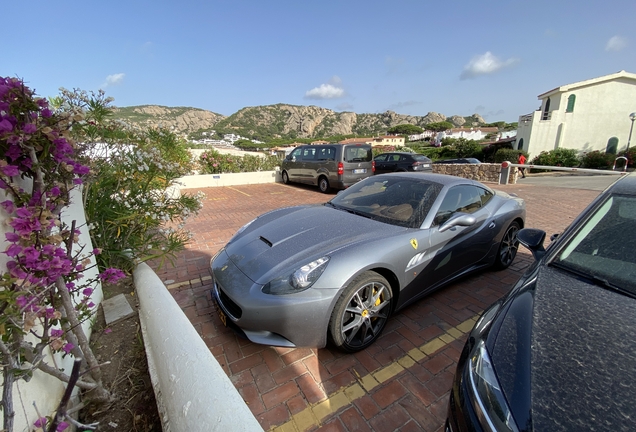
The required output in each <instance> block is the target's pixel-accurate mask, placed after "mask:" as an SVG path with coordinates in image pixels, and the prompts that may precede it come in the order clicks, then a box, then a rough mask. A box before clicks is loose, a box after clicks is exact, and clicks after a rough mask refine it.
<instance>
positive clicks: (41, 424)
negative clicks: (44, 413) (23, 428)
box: [33, 417, 46, 429]
mask: <svg viewBox="0 0 636 432" xmlns="http://www.w3.org/2000/svg"><path fill="white" fill-rule="evenodd" d="M33 426H35V427H36V428H42V429H44V427H45V426H46V417H40V418H39V419H37V420H36V421H34V422H33Z"/></svg>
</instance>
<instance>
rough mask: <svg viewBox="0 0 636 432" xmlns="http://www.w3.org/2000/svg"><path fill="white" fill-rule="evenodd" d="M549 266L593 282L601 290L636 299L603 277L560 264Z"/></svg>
mask: <svg viewBox="0 0 636 432" xmlns="http://www.w3.org/2000/svg"><path fill="white" fill-rule="evenodd" d="M549 265H550V266H554V267H556V268H558V269H561V270H565V271H567V272H569V273H572V274H575V275H577V276H580V277H583V278H585V279H588V280H590V281H592V282H594V283H595V284H596V285H598V286H601V287H603V288H606V289H608V290H610V291H614V292H616V293H619V294H623V295H626V296H628V297H631V298H633V299H636V294H634V293H633V292H631V291H629V290H626V289H624V288H622V287H620V286H618V285H616V284H614V283H612V282H610V281H609V280H607V279H606V278H604V277H601V276H597V275H593V274H589V273H586V272H584V271H581V270H578V269H576V268H573V267H570V266H568V265H565V264H563V263H561V262H551V263H550V264H549Z"/></svg>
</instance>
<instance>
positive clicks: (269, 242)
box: [259, 236, 274, 247]
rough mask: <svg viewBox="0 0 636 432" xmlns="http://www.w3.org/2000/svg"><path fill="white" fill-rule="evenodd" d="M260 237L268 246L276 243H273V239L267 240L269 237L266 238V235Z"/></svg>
mask: <svg viewBox="0 0 636 432" xmlns="http://www.w3.org/2000/svg"><path fill="white" fill-rule="evenodd" d="M259 239H260V240H261V241H262V242H263V243H265V244H266V245H267V246H269V247H272V246H274V244H273V243H272V242H271V241H269V240H267V239H266V238H265V237H263V236H260V237H259Z"/></svg>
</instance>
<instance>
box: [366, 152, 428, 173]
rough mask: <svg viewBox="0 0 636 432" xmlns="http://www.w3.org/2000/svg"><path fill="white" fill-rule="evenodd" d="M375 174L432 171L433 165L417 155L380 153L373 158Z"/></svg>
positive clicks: (424, 157) (422, 156) (425, 158)
mask: <svg viewBox="0 0 636 432" xmlns="http://www.w3.org/2000/svg"><path fill="white" fill-rule="evenodd" d="M373 160H374V161H375V173H376V174H382V173H389V172H398V171H402V172H406V171H432V170H433V165H432V162H431V160H430V159H429V158H427V157H426V156H424V155H421V154H417V153H407V152H392V153H382V154H379V155H377V156H376V157H374V158H373Z"/></svg>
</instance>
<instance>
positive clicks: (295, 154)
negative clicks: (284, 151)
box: [289, 148, 303, 160]
mask: <svg viewBox="0 0 636 432" xmlns="http://www.w3.org/2000/svg"><path fill="white" fill-rule="evenodd" d="M302 152H303V149H302V148H297V149H294V151H292V152H291V153H290V154H289V158H290V159H292V158H296V160H300V159H301V155H302Z"/></svg>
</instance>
